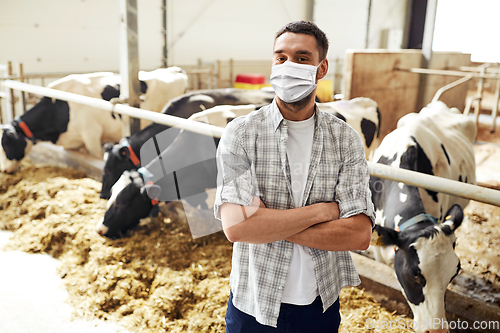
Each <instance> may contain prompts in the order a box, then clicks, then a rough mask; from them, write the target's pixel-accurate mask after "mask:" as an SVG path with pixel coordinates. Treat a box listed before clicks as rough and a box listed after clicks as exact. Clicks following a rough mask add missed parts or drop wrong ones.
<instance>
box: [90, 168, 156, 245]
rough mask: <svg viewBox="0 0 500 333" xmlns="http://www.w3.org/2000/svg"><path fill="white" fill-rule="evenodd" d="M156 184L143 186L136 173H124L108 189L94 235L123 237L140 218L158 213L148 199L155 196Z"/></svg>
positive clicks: (140, 176)
mask: <svg viewBox="0 0 500 333" xmlns="http://www.w3.org/2000/svg"><path fill="white" fill-rule="evenodd" d="M159 191H160V188H159V187H158V186H157V185H145V184H144V180H143V178H142V175H141V174H140V173H139V172H137V171H125V172H124V173H123V174H122V176H121V177H120V179H118V181H117V182H116V184H114V185H113V187H112V188H111V198H110V199H109V201H108V204H107V206H106V213H105V214H104V217H103V218H101V220H100V221H99V223H98V226H97V232H98V233H99V234H100V235H102V236H106V237H109V238H119V237H122V236H124V235H125V234H126V233H127V231H128V230H130V229H132V228H134V227H135V226H137V225H138V224H139V222H140V220H141V219H142V218H145V217H148V216H149V215H150V214H151V215H154V216H156V215H157V214H158V205H153V202H152V200H151V199H150V198H154V197H158V195H159Z"/></svg>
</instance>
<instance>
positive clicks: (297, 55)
mask: <svg viewBox="0 0 500 333" xmlns="http://www.w3.org/2000/svg"><path fill="white" fill-rule="evenodd" d="M273 51H274V55H273V65H279V64H282V63H284V62H285V61H287V60H288V61H291V62H295V63H298V64H306V65H313V66H318V65H319V63H320V61H319V51H318V46H317V43H316V39H315V38H314V37H313V36H311V35H306V34H296V33H292V32H285V33H284V34H282V35H281V36H279V37H278V38H277V39H276V41H275V42H274V50H273Z"/></svg>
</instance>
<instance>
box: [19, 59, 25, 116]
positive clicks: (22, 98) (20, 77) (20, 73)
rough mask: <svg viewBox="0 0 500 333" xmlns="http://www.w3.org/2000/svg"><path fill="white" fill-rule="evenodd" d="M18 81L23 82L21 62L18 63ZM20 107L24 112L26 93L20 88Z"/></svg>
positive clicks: (23, 112)
mask: <svg viewBox="0 0 500 333" xmlns="http://www.w3.org/2000/svg"><path fill="white" fill-rule="evenodd" d="M19 81H21V82H24V69H23V64H22V63H19ZM21 109H22V114H25V113H26V93H25V92H24V91H22V90H21Z"/></svg>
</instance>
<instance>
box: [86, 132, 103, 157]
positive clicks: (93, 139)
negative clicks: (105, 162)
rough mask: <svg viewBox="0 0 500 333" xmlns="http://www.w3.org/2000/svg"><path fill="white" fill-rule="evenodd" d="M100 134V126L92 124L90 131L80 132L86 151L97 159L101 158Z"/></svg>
mask: <svg viewBox="0 0 500 333" xmlns="http://www.w3.org/2000/svg"><path fill="white" fill-rule="evenodd" d="M101 136H102V127H101V126H93V128H92V131H84V132H83V133H82V139H83V143H84V145H85V148H86V149H87V151H88V153H89V154H90V155H92V156H94V157H96V158H99V159H102V158H103V152H102V143H101Z"/></svg>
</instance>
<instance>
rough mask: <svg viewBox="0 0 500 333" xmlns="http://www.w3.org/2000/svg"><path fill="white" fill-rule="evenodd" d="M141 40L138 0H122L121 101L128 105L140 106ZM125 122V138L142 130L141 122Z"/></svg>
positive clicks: (136, 120)
mask: <svg viewBox="0 0 500 333" xmlns="http://www.w3.org/2000/svg"><path fill="white" fill-rule="evenodd" d="M138 43H139V38H138V35H137V0H120V75H121V83H122V84H121V88H120V99H123V100H128V105H130V106H133V107H139V106H140V99H139V96H140V94H141V85H140V82H139V48H138ZM124 118H126V117H122V120H123V121H124V124H123V125H124V126H123V130H122V133H123V136H130V135H131V134H133V133H136V132H138V131H139V130H140V127H141V126H140V120H139V119H135V118H130V120H128V121H129V124H130V125H129V126H127V119H124Z"/></svg>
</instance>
